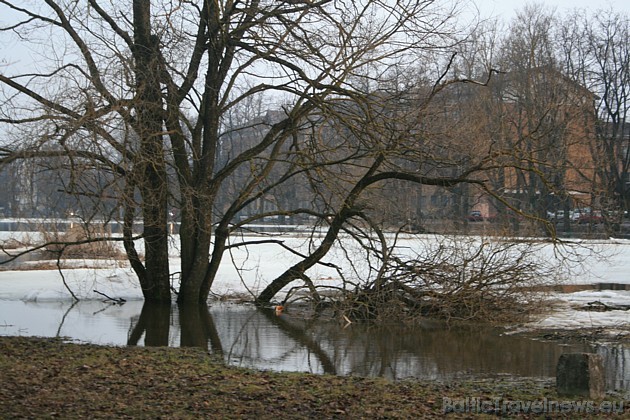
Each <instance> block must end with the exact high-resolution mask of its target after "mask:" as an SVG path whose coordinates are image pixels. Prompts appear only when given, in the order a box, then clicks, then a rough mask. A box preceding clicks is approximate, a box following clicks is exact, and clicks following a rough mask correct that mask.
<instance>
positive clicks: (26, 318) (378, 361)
mask: <svg viewBox="0 0 630 420" xmlns="http://www.w3.org/2000/svg"><path fill="white" fill-rule="evenodd" d="M0 334H2V335H30V336H48V337H50V336H58V337H70V338H72V339H75V340H80V341H85V342H92V343H97V344H114V345H134V346H136V345H145V346H196V347H201V348H203V349H204V350H207V351H208V352H209V353H212V354H216V355H220V356H222V357H223V358H224V360H226V362H227V363H230V364H232V365H237V366H244V367H252V368H257V369H271V370H283V371H306V372H313V373H329V374H339V375H359V376H380V377H386V378H390V379H403V378H421V379H439V380H448V379H453V378H459V377H466V378H470V377H482V376H483V377H485V376H493V375H501V374H508V375H517V376H531V377H553V376H555V368H556V363H557V360H558V358H559V357H560V354H562V353H563V352H570V351H597V352H598V353H600V354H602V355H603V356H604V358H605V364H606V371H607V373H608V375H607V377H608V388H609V389H630V385H629V384H630V368H629V367H628V361H630V353H629V351H628V349H626V348H624V347H619V346H601V347H599V348H591V347H588V346H586V345H571V346H569V345H562V344H559V343H556V342H554V343H551V342H541V341H534V340H528V339H525V338H521V337H517V336H505V335H501V334H500V332H499V331H497V330H495V329H493V328H480V327H479V328H473V327H470V328H457V329H451V330H448V329H445V328H443V327H442V326H441V325H439V324H437V323H427V324H425V325H422V326H420V327H417V328H405V327H403V326H399V325H389V326H382V327H379V328H374V327H372V328H370V327H367V326H361V325H356V324H353V325H351V326H349V327H348V328H343V327H342V326H340V325H339V324H338V323H337V322H330V321H322V320H317V319H312V320H304V319H301V318H299V317H297V316H296V317H294V316H291V313H288V314H283V315H281V316H277V315H275V313H274V312H273V311H270V310H262V309H257V308H255V307H253V306H245V305H228V304H220V305H212V306H210V307H208V306H205V305H191V306H182V307H177V306H172V307H171V306H169V305H155V304H148V303H147V304H144V305H143V303H142V302H127V303H126V304H124V305H108V304H105V303H102V302H97V301H85V302H84V301H82V302H78V303H76V304H71V303H70V302H37V303H36V302H18V301H0Z"/></svg>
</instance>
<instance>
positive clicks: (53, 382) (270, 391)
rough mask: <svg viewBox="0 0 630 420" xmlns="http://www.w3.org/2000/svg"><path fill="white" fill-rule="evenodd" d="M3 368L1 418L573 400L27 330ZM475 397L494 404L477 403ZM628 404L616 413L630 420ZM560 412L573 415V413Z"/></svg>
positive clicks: (415, 411) (424, 410)
mask: <svg viewBox="0 0 630 420" xmlns="http://www.w3.org/2000/svg"><path fill="white" fill-rule="evenodd" d="M0 373H1V374H0V418H6V419H13V418H169V419H171V418H172V419H187V418H191V419H192V418H195V419H198V418H211V419H214V418H220V419H241V418H245V419H247V418H265V419H273V418H282V419H303V418H316V419H329V418H331V419H332V418H339V419H342V418H349V419H355V418H356V419H419V418H441V417H443V416H444V414H445V413H444V411H445V410H447V411H459V412H450V413H448V414H449V415H448V417H449V418H472V417H474V418H479V417H481V418H483V417H487V418H496V417H497V416H499V417H505V416H509V417H511V416H512V415H515V414H519V415H521V416H523V417H535V418H538V417H540V418H548V417H549V412H546V413H542V414H541V415H530V414H524V413H523V410H521V409H520V408H519V407H518V406H515V405H513V404H514V403H515V402H518V401H552V400H553V401H565V400H567V398H566V397H559V396H558V395H557V394H556V392H555V384H554V382H553V380H534V379H523V378H520V379H516V378H493V379H490V380H477V381H470V382H457V383H439V382H418V381H402V382H390V381H387V380H384V379H370V378H358V377H340V376H325V375H324V376H319V375H312V374H302V373H275V372H268V371H252V370H246V369H240V368H234V367H227V366H225V365H224V364H223V363H222V362H221V361H220V360H217V359H215V358H213V356H211V355H208V354H207V353H205V352H203V351H202V350H200V349H196V348H148V347H137V348H134V347H102V346H95V345H88V344H72V343H65V342H63V341H62V340H59V339H40V338H25V337H0ZM475 398H477V399H475ZM478 401H486V402H493V404H489V403H488V404H486V405H485V406H483V407H484V408H483V410H479V409H478V407H481V406H480V405H479V404H478V403H476V402H478ZM497 401H500V403H498V404H496V402H497ZM510 404H512V405H510ZM475 407H477V408H475ZM624 408H625V407H624ZM628 409H630V404H629V407H627V412H628V414H619V413H618V415H617V418H622V417H623V418H626V415H627V416H628V417H627V418H630V410H628ZM480 411H485V412H486V414H482V415H481V416H479V415H478V413H479V412H480ZM556 416H560V417H563V418H575V412H567V413H560V414H558V413H555V414H554V417H556ZM581 417H583V416H581Z"/></svg>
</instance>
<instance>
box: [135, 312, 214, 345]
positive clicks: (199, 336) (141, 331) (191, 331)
mask: <svg viewBox="0 0 630 420" xmlns="http://www.w3.org/2000/svg"><path fill="white" fill-rule="evenodd" d="M175 308H177V313H178V315H179V331H180V339H179V345H180V346H181V347H200V348H202V349H204V350H211V351H212V352H213V353H215V354H219V355H220V354H223V348H222V347H221V340H220V338H219V335H218V333H217V329H216V327H215V325H214V320H213V319H212V315H211V314H210V311H209V310H208V305H202V304H199V305H192V304H191V305H178V306H172V305H165V304H160V303H151V302H145V303H144V305H142V311H141V312H140V317H139V318H138V321H137V323H136V325H135V326H134V327H133V328H132V330H131V333H130V334H129V338H128V339H127V345H129V346H137V345H138V342H139V340H140V338H142V336H143V335H144V345H146V346H169V345H170V342H169V337H170V332H171V324H172V320H171V312H173V313H174V309H175ZM209 346H210V347H209Z"/></svg>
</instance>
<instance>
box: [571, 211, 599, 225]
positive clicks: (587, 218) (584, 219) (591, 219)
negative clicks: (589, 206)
mask: <svg viewBox="0 0 630 420" xmlns="http://www.w3.org/2000/svg"><path fill="white" fill-rule="evenodd" d="M577 222H578V224H580V225H585V224H591V225H596V224H599V223H603V222H604V218H603V217H602V213H601V212H599V211H591V212H589V213H581V214H580V216H579V217H578V219H577Z"/></svg>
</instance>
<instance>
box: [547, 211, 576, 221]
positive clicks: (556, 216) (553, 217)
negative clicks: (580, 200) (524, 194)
mask: <svg viewBox="0 0 630 420" xmlns="http://www.w3.org/2000/svg"><path fill="white" fill-rule="evenodd" d="M570 215H571V213H570V212H569V217H570ZM547 219H548V220H550V221H552V222H561V221H563V220H564V210H557V211H556V212H552V211H548V212H547Z"/></svg>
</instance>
